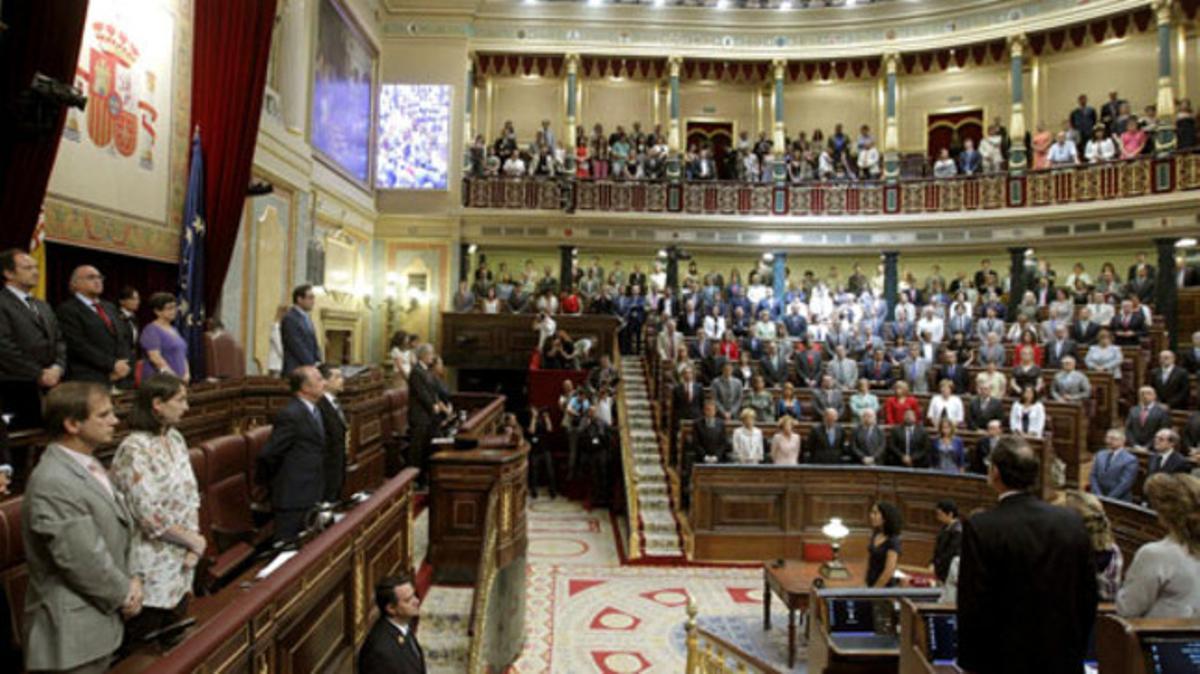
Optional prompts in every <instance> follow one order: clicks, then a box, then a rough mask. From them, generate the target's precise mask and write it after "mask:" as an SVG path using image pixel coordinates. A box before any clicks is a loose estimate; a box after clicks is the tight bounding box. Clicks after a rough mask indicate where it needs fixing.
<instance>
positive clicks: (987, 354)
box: [979, 332, 1005, 367]
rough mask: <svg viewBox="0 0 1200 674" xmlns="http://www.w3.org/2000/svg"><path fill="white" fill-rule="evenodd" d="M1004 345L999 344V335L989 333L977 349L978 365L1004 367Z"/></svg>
mask: <svg viewBox="0 0 1200 674" xmlns="http://www.w3.org/2000/svg"><path fill="white" fill-rule="evenodd" d="M1004 360H1005V354H1004V345H1003V344H1001V343H1000V335H998V334H996V333H994V332H989V333H987V337H986V338H985V341H984V343H983V344H982V345H981V346H980V347H979V364H980V365H987V364H988V363H995V364H996V365H998V366H1000V367H1004Z"/></svg>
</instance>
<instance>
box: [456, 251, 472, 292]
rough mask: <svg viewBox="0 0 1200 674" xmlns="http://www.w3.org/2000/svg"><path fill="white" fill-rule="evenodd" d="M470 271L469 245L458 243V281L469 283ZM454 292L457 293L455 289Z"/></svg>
mask: <svg viewBox="0 0 1200 674" xmlns="http://www.w3.org/2000/svg"><path fill="white" fill-rule="evenodd" d="M471 271H472V270H471V244H469V243H460V244H458V280H459V281H470V280H471ZM455 292H458V289H457V288H455Z"/></svg>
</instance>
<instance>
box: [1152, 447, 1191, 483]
mask: <svg viewBox="0 0 1200 674" xmlns="http://www.w3.org/2000/svg"><path fill="white" fill-rule="evenodd" d="M1192 467H1193V466H1192V462H1191V461H1188V459H1187V457H1186V456H1184V455H1183V454H1180V453H1179V452H1171V453H1170V455H1169V456H1167V459H1166V461H1163V455H1162V454H1154V455H1153V456H1151V457H1150V466H1149V468H1147V470H1146V477H1150V476H1151V475H1153V474H1155V473H1190V472H1192Z"/></svg>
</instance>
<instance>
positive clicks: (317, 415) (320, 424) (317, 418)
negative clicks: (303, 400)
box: [312, 405, 325, 435]
mask: <svg viewBox="0 0 1200 674" xmlns="http://www.w3.org/2000/svg"><path fill="white" fill-rule="evenodd" d="M312 417H313V421H314V422H315V423H316V424H317V430H318V431H320V432H321V435H325V422H324V421H322V420H321V410H320V409H319V408H318V407H317V406H316V405H313V408H312Z"/></svg>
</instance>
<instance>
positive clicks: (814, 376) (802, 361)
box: [794, 349, 825, 386]
mask: <svg viewBox="0 0 1200 674" xmlns="http://www.w3.org/2000/svg"><path fill="white" fill-rule="evenodd" d="M794 360H795V361H796V374H797V375H799V376H800V382H801V384H803V385H805V386H807V385H808V384H807V382H808V381H809V380H812V381H820V380H821V374H822V372H824V370H825V365H824V362H825V361H824V358H822V356H821V352H820V351H815V350H813V349H809V350H807V351H804V352H801V353H797V354H796V357H795V359H794Z"/></svg>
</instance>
